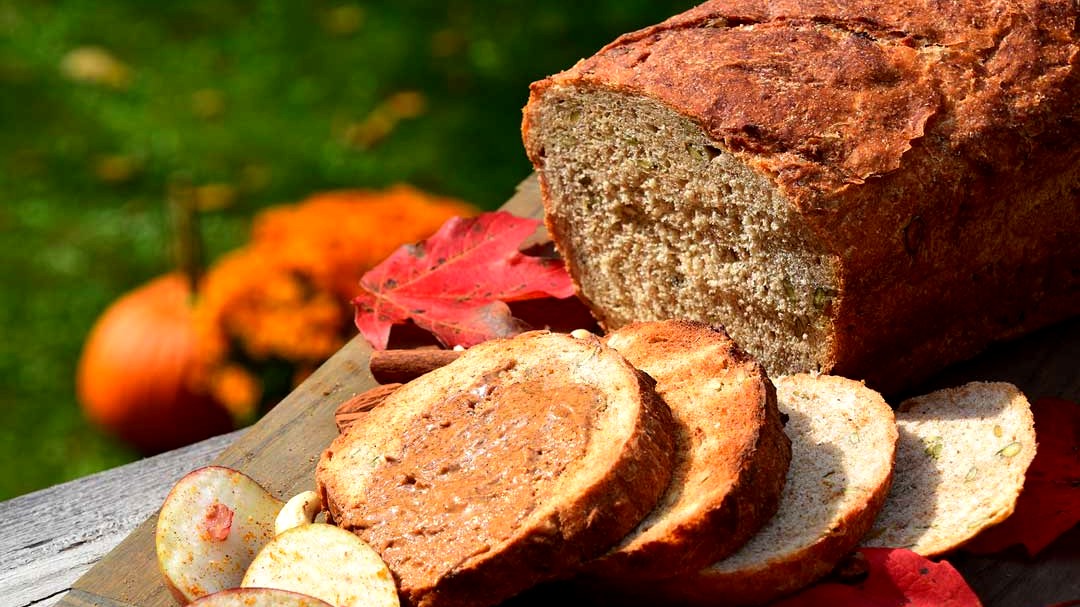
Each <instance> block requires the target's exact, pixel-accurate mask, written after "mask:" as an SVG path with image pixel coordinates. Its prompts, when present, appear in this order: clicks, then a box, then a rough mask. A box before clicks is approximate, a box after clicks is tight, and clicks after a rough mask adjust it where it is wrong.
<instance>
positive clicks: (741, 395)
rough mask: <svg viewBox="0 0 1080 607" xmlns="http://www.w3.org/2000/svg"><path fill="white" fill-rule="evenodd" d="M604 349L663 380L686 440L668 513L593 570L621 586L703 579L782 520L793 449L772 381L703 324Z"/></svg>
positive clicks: (656, 326)
mask: <svg viewBox="0 0 1080 607" xmlns="http://www.w3.org/2000/svg"><path fill="white" fill-rule="evenodd" d="M604 341H605V342H606V343H607V344H608V345H609V346H611V347H613V348H615V349H616V350H618V351H619V353H620V354H622V355H623V356H625V357H626V359H627V360H628V361H630V363H631V364H633V365H634V366H635V367H637V368H638V369H641V370H642V371H644V372H646V373H648V374H649V375H650V376H651V377H652V378H653V379H655V380H656V391H657V392H658V393H659V394H660V396H661V397H662V398H663V399H664V401H665V402H666V403H667V404H668V406H669V407H670V408H671V411H672V414H673V415H674V417H675V420H676V421H677V422H678V424H679V427H680V432H679V434H678V435H677V436H678V438H677V440H676V447H675V450H676V453H677V457H676V466H675V470H674V473H673V476H672V481H671V486H670V488H669V489H668V491H667V493H666V494H665V495H664V497H662V498H661V500H660V504H659V505H658V506H657V508H656V509H655V510H654V511H653V512H652V513H651V514H649V516H647V517H646V518H645V520H643V521H642V522H641V523H640V524H639V525H638V527H637V528H636V529H635V530H634V531H633V532H631V533H630V534H629V535H627V537H625V538H623V540H622V541H621V542H620V543H619V545H618V546H616V547H615V548H614V549H613V550H611V551H610V552H608V553H607V554H605V555H604V556H602V557H601V558H599V559H597V560H596V561H594V562H592V563H590V566H589V568H588V570H589V571H590V573H592V574H593V575H598V576H601V577H607V578H610V579H616V580H618V579H636V580H641V579H651V578H663V577H671V576H674V575H677V574H682V573H690V572H693V571H697V570H698V569H700V568H701V567H703V566H705V565H708V564H709V563H712V562H714V561H716V560H718V559H719V558H722V557H724V556H726V555H728V554H730V553H731V552H733V551H734V550H735V549H737V548H738V547H739V546H741V545H742V544H744V543H745V542H746V540H747V539H749V538H750V536H751V535H753V534H754V533H755V532H756V531H757V530H758V529H759V528H760V527H761V525H763V524H764V523H765V522H766V521H767V520H769V518H770V517H772V515H773V514H774V513H775V512H776V507H777V503H778V501H779V498H780V490H781V488H782V487H783V484H784V479H785V475H786V473H787V468H788V462H789V461H790V459H791V443H790V441H789V440H788V438H787V436H786V435H785V434H784V428H783V426H782V425H781V423H780V414H779V412H778V410H777V408H776V396H775V390H774V389H773V385H772V382H771V381H769V378H768V377H767V376H766V375H765V372H764V370H763V369H762V368H761V365H760V364H758V363H757V362H756V361H754V360H753V359H751V358H750V357H749V356H748V355H747V354H746V353H745V352H743V351H742V350H741V349H740V348H739V347H738V346H737V345H735V343H734V342H733V341H732V340H731V338H729V337H728V336H727V334H725V333H724V332H723V330H721V329H718V328H717V329H714V328H711V327H709V326H707V325H704V324H701V323H694V322H687V321H659V322H646V323H637V324H631V325H628V326H626V327H623V328H622V329H619V330H618V331H615V332H614V333H612V334H610V335H608V336H607V337H606V338H605V339H604Z"/></svg>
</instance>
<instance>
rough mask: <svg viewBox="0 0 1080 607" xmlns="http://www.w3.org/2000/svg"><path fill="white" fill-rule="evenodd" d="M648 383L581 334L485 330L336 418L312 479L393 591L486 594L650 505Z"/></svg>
mask: <svg viewBox="0 0 1080 607" xmlns="http://www.w3.org/2000/svg"><path fill="white" fill-rule="evenodd" d="M652 386H653V382H652V380H651V379H650V378H648V376H646V375H644V374H643V373H641V372H640V371H638V370H637V369H635V368H634V367H633V366H631V365H630V363H628V362H627V361H626V360H625V359H624V358H623V357H622V356H620V355H619V354H618V353H617V352H616V351H615V350H613V349H612V348H609V347H607V346H605V345H603V344H601V343H600V342H599V341H598V340H595V339H589V340H579V339H574V338H572V337H570V336H568V335H561V334H555V333H547V332H531V333H526V334H523V335H520V336H518V337H515V338H511V339H505V340H495V341H491V342H486V343H483V344H480V345H477V346H474V347H472V348H470V349H469V350H468V351H466V352H465V353H464V354H462V356H461V357H460V358H458V359H457V360H455V361H454V362H452V363H450V364H449V365H447V366H445V367H442V368H440V369H436V370H435V371H432V372H431V373H428V374H426V375H424V376H423V377H420V378H418V379H416V380H414V381H411V382H409V383H407V384H405V385H403V386H401V387H400V388H398V389H397V390H395V391H394V392H393V393H392V394H391V395H389V396H388V397H387V398H386V400H385V401H384V403H383V404H382V405H381V406H379V407H376V408H374V409H372V410H371V411H370V412H369V413H367V414H366V415H365V416H364V417H363V418H362V419H360V420H357V421H356V422H355V423H354V424H352V425H350V426H349V427H348V428H347V429H346V430H345V433H344V434H342V435H341V436H339V437H338V438H337V439H335V440H334V441H333V443H332V444H331V445H330V447H329V448H328V449H327V450H326V451H325V452H324V453H323V456H322V458H321V459H320V461H319V464H318V467H317V470H316V481H317V483H318V485H319V488H320V491H321V493H322V494H323V501H324V504H325V505H326V507H327V509H328V511H329V515H330V517H331V519H332V520H333V521H334V522H335V523H336V524H337V525H339V526H341V527H343V528H345V529H348V530H351V531H353V532H355V533H356V534H358V535H359V536H360V537H361V538H362V539H364V540H365V541H367V542H368V543H369V544H370V545H371V546H372V547H373V548H375V550H376V551H378V552H379V553H380V555H381V556H382V557H383V559H384V560H385V561H386V563H387V564H388V565H389V566H390V569H391V571H392V572H393V574H394V576H395V578H396V580H397V583H398V590H399V593H400V595H401V598H402V602H403V603H404V604H406V605H423V606H432V607H434V606H449V605H469V606H482V605H490V604H494V603H496V602H498V601H500V600H503V599H506V598H508V597H510V596H512V595H514V594H516V593H518V592H520V591H521V590H524V589H525V588H528V587H529V586H532V585H533V584H536V583H537V582H539V581H542V580H546V579H554V578H559V577H563V576H568V575H569V574H570V573H571V572H573V571H575V570H576V569H578V568H579V567H580V565H581V563H582V562H584V561H586V560H588V559H591V558H594V557H596V556H599V555H600V554H602V553H603V552H605V551H606V550H608V549H609V548H610V547H611V546H612V545H614V544H615V543H616V542H617V541H618V540H619V539H620V538H622V537H623V536H625V535H626V534H627V533H628V532H630V530H632V529H633V528H634V526H635V525H637V523H638V521H640V520H641V519H642V518H643V517H644V516H645V515H646V514H648V512H649V511H651V510H652V509H653V507H654V506H655V505H656V502H657V500H658V499H659V497H660V496H661V494H662V493H663V492H664V491H665V490H666V488H667V486H668V483H669V481H670V479H671V471H672V468H673V466H674V461H673V456H672V453H673V448H672V446H673V439H672V436H673V434H674V432H675V422H674V420H673V418H672V416H671V412H670V410H669V409H668V407H667V405H665V404H664V402H663V401H662V400H661V399H660V398H659V397H658V396H657V394H656V392H655V391H654V390H653V387H652Z"/></svg>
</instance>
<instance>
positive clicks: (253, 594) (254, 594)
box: [188, 588, 333, 607]
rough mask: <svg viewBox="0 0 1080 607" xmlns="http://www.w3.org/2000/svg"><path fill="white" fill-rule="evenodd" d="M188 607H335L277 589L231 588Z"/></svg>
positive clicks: (311, 597) (309, 597) (304, 595)
mask: <svg viewBox="0 0 1080 607" xmlns="http://www.w3.org/2000/svg"><path fill="white" fill-rule="evenodd" d="M188 607H333V606H332V605H330V603H327V602H326V601H323V600H320V599H317V598H315V597H313V596H308V595H306V594H300V593H299V592H290V591H288V590H278V589H277V588H229V589H228V590H219V591H218V592H215V593H214V594H208V595H206V596H204V597H202V598H201V599H199V600H197V601H195V602H194V603H191V604H189V605H188Z"/></svg>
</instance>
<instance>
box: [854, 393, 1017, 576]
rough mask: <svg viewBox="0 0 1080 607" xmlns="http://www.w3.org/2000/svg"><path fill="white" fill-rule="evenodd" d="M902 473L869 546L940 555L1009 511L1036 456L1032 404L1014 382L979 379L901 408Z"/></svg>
mask: <svg viewBox="0 0 1080 607" xmlns="http://www.w3.org/2000/svg"><path fill="white" fill-rule="evenodd" d="M896 423H897V425H898V426H899V427H900V444H899V447H898V450H897V456H896V477H895V479H894V480H893V488H892V491H891V492H890V493H889V498H888V500H887V501H886V502H885V508H884V509H883V510H882V512H881V515H880V516H879V517H878V520H877V521H876V522H875V523H874V527H873V529H872V530H871V531H870V533H869V534H868V535H867V538H866V539H865V540H864V544H865V545H867V546H887V547H893V548H908V549H909V550H912V551H914V552H917V553H919V554H921V555H923V556H936V555H939V554H942V553H945V552H948V551H950V550H952V549H954V548H958V547H959V546H961V545H962V544H964V542H966V541H968V540H970V539H971V538H973V537H975V536H976V535H977V534H978V533H979V531H981V530H982V529H984V528H986V527H989V526H991V525H994V524H995V523H999V522H1001V521H1003V520H1005V519H1006V518H1008V516H1009V515H1010V514H1012V511H1013V508H1014V507H1015V505H1016V498H1017V497H1018V496H1019V495H1020V490H1021V489H1022V488H1023V486H1024V475H1025V473H1026V472H1027V468H1028V465H1029V464H1030V463H1031V460H1032V459H1033V458H1034V457H1035V449H1036V444H1035V426H1034V420H1033V417H1032V415H1031V406H1030V405H1029V403H1028V401H1027V399H1026V398H1024V395H1023V394H1022V393H1021V392H1020V391H1019V390H1017V389H1016V387H1015V386H1013V385H1012V384H1007V383H985V382H973V383H969V384H966V385H963V386H960V387H957V388H949V389H946V390H939V391H937V392H932V393H930V394H926V395H924V396H919V397H916V398H912V399H909V400H906V401H904V402H903V403H901V404H900V406H899V408H898V409H897V414H896Z"/></svg>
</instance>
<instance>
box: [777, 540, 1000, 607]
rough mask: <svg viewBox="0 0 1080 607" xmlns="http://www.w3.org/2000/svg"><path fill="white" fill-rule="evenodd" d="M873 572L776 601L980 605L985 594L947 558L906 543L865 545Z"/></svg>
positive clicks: (871, 606)
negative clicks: (934, 557) (927, 555)
mask: <svg viewBox="0 0 1080 607" xmlns="http://www.w3.org/2000/svg"><path fill="white" fill-rule="evenodd" d="M859 552H861V553H863V555H864V556H865V557H866V561H867V564H868V566H869V574H868V575H867V577H866V578H865V579H864V580H862V581H861V582H859V583H855V584H841V583H835V582H826V583H822V584H817V585H815V586H811V587H809V588H807V589H806V590H803V591H802V592H800V593H799V594H796V595H794V596H791V597H789V598H787V599H785V600H782V601H780V602H778V603H775V604H774V606H773V607H810V606H819V605H829V606H830V607H855V606H859V607H904V606H906V607H977V606H980V605H982V603H980V602H979V598H978V597H977V596H975V593H974V592H973V591H972V590H971V588H970V587H969V586H968V585H967V582H965V581H964V578H963V576H961V575H960V573H959V572H957V571H956V569H954V568H953V566H952V565H950V564H949V563H948V562H946V561H941V562H938V563H935V562H933V561H931V560H928V559H926V558H923V557H921V556H919V555H917V554H915V553H914V552H912V551H910V550H905V549H902V548H862V549H860V550H859Z"/></svg>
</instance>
